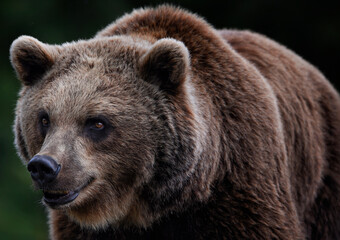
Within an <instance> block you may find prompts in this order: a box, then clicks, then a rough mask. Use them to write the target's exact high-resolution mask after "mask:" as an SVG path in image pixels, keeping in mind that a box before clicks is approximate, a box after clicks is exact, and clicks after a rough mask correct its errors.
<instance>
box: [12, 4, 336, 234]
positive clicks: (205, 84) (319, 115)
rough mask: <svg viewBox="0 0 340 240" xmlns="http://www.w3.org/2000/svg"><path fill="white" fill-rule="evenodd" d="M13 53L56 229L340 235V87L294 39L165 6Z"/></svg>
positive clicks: (31, 155) (23, 124) (40, 184)
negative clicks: (295, 48) (294, 48)
mask: <svg viewBox="0 0 340 240" xmlns="http://www.w3.org/2000/svg"><path fill="white" fill-rule="evenodd" d="M10 54H11V62H12V65H13V67H14V69H15V70H16V73H17V75H18V78H19V79H20V80H21V82H22V89H21V91H20V97H19V100H18V103H17V107H16V120H15V129H14V130H15V135H16V146H17V149H18V152H19V155H20V157H21V158H22V160H23V162H24V164H26V165H27V168H28V171H29V172H30V174H31V176H32V178H33V182H34V185H35V187H37V188H39V189H42V191H43V194H44V197H43V203H44V204H45V205H46V206H47V208H48V211H49V224H50V237H51V239H339V238H340V201H339V199H340V98H339V95H338V93H337V92H336V91H335V90H334V88H333V87H332V86H331V84H330V83H329V82H328V81H327V80H326V79H325V77H324V76H323V75H322V74H321V73H320V72H319V71H318V70H317V69H316V68H314V67H313V66H311V65H310V64H309V63H307V62H306V61H304V60H303V59H302V58H300V57H299V56H297V55H296V54H294V53H293V52H291V51H290V50H288V49H286V48H285V47H283V46H281V45H279V44H277V43H275V42H274V41H272V40H269V39H268V38H266V37H264V36H261V35H258V34H255V33H251V32H248V31H229V30H221V31H218V30H216V29H214V28H213V27H212V26H210V25H209V24H208V23H206V22H205V21H204V20H202V19H201V18H200V17H198V16H196V15H194V14H191V13H189V12H187V11H184V10H181V9H179V8H175V7H171V6H166V5H165V6H160V7H158V8H155V9H139V10H136V11H134V12H132V13H131V14H128V15H125V16H123V17H122V18H120V19H118V20H117V21H116V22H115V23H113V24H111V25H109V26H108V27H107V28H105V29H104V30H102V31H100V32H99V33H98V34H97V35H96V36H95V37H94V38H92V39H89V40H81V41H77V42H71V43H65V44H63V45H49V44H45V43H42V42H40V41H38V40H37V39H35V38H32V37H28V36H22V37H19V38H18V39H17V40H15V41H14V42H13V44H12V46H11V49H10Z"/></svg>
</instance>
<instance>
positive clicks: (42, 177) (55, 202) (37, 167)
mask: <svg viewBox="0 0 340 240" xmlns="http://www.w3.org/2000/svg"><path fill="white" fill-rule="evenodd" d="M60 169H61V165H60V164H58V163H57V162H56V161H55V160H54V159H53V158H52V157H50V156H47V155H36V156H34V157H33V158H32V159H31V160H30V161H29V163H28V165H27V170H28V171H29V172H30V173H31V177H32V179H33V181H34V182H35V183H36V184H37V185H38V187H39V188H40V189H42V190H43V194H44V198H43V200H44V202H45V203H46V204H47V205H49V206H50V207H52V208H53V207H57V206H60V205H64V204H67V203H70V202H72V201H73V200H75V199H76V198H77V197H78V195H79V192H80V190H82V189H83V188H84V187H86V186H87V185H88V184H89V183H90V182H91V181H88V182H87V183H86V184H85V185H84V186H82V187H80V188H77V189H76V190H73V191H70V190H59V189H58V190H53V189H51V187H50V186H51V185H53V183H54V182H55V181H56V178H57V176H58V174H59V172H60Z"/></svg>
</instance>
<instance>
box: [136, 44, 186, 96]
mask: <svg viewBox="0 0 340 240" xmlns="http://www.w3.org/2000/svg"><path fill="white" fill-rule="evenodd" d="M139 67H140V73H141V74H142V77H143V79H144V80H145V81H147V82H150V83H152V84H154V85H156V86H158V87H159V88H160V89H162V90H165V91H170V92H171V91H174V90H175V89H176V88H177V87H178V86H179V85H180V84H181V83H182V82H184V80H185V78H186V76H187V74H188V72H189V67H190V57H189V52H188V49H187V48H186V47H185V46H184V44H183V43H182V42H180V41H177V40H174V39H161V40H158V41H157V42H156V43H155V44H154V45H153V46H152V47H151V49H150V50H148V51H147V52H146V53H145V54H144V55H143V56H142V57H141V59H140V61H139Z"/></svg>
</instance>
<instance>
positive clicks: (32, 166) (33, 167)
mask: <svg viewBox="0 0 340 240" xmlns="http://www.w3.org/2000/svg"><path fill="white" fill-rule="evenodd" d="M60 168H61V166H60V164H58V163H57V162H56V161H55V160H54V159H53V158H51V157H50V156H45V155H36V156H34V157H33V158H32V159H31V160H30V161H29V163H28V165H27V170H28V171H29V172H30V173H31V177H32V179H33V180H34V181H37V182H38V184H39V185H40V186H41V185H43V184H45V183H47V182H52V181H53V180H54V179H55V178H56V177H57V175H58V173H59V171H60Z"/></svg>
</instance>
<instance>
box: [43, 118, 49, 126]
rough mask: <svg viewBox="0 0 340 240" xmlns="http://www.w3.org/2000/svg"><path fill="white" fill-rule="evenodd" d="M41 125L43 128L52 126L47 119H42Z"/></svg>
mask: <svg viewBox="0 0 340 240" xmlns="http://www.w3.org/2000/svg"><path fill="white" fill-rule="evenodd" d="M41 125H42V126H43V127H48V126H49V125H50V121H49V120H48V119H47V118H45V117H43V118H42V119H41Z"/></svg>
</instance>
